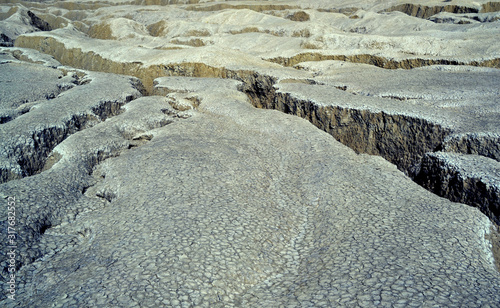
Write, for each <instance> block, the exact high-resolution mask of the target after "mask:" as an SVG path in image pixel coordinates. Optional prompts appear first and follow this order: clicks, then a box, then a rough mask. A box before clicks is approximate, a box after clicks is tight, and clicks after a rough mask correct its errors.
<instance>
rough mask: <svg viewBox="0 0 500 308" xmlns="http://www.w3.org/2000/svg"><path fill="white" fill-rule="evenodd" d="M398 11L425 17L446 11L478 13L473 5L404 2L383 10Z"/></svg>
mask: <svg viewBox="0 0 500 308" xmlns="http://www.w3.org/2000/svg"><path fill="white" fill-rule="evenodd" d="M393 11H399V12H403V13H405V14H407V15H410V16H413V17H418V18H423V19H427V18H429V17H431V16H433V15H436V14H437V13H441V12H448V13H455V14H463V13H479V10H478V9H477V8H474V7H467V6H459V5H443V6H425V5H419V4H413V3H406V4H400V5H396V6H393V7H391V8H389V9H387V10H384V12H393Z"/></svg>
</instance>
